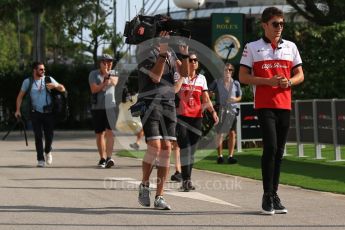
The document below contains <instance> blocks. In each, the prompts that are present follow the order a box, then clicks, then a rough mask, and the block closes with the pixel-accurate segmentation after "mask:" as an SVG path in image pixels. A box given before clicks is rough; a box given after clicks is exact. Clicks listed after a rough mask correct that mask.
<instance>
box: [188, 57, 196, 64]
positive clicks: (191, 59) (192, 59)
mask: <svg viewBox="0 0 345 230" xmlns="http://www.w3.org/2000/svg"><path fill="white" fill-rule="evenodd" d="M192 62H198V59H197V58H189V63H192Z"/></svg>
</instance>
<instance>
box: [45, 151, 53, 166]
mask: <svg viewBox="0 0 345 230" xmlns="http://www.w3.org/2000/svg"><path fill="white" fill-rule="evenodd" d="M46 163H47V165H51V164H52V163H53V155H52V153H51V152H49V153H46Z"/></svg>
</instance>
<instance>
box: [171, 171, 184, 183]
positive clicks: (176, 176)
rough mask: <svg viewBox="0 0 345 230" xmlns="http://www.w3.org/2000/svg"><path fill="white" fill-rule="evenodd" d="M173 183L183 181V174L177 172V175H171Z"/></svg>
mask: <svg viewBox="0 0 345 230" xmlns="http://www.w3.org/2000/svg"><path fill="white" fill-rule="evenodd" d="M170 179H171V180H172V181H176V182H181V181H182V174H181V173H180V172H177V171H176V172H175V174H173V175H171V178H170Z"/></svg>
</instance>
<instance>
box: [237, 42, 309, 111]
mask: <svg viewBox="0 0 345 230" xmlns="http://www.w3.org/2000/svg"><path fill="white" fill-rule="evenodd" d="M240 64H241V65H242V66H245V67H247V68H249V69H251V70H252V74H253V75H254V76H257V77H263V78H272V77H273V76H274V75H277V74H279V75H281V76H284V77H286V78H287V79H290V77H291V70H292V69H293V68H295V67H297V66H300V65H302V60H301V57H300V54H299V52H298V50H297V47H296V45H295V44H294V43H293V42H290V41H287V40H283V39H281V41H280V42H279V43H278V46H277V47H274V46H273V45H272V44H271V42H270V41H269V40H268V39H267V38H265V37H264V38H261V39H259V40H257V41H254V42H250V43H248V44H247V45H246V46H245V47H244V50H243V54H242V58H241V61H240ZM253 93H254V108H255V109H261V108H273V109H289V110H291V87H288V88H286V89H282V88H280V87H279V86H275V87H273V86H268V85H256V86H253Z"/></svg>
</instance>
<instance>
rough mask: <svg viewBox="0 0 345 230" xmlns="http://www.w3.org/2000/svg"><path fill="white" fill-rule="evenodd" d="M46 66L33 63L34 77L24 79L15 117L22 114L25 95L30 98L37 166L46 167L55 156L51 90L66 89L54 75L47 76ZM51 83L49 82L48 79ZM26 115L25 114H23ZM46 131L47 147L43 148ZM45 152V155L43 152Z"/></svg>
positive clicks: (30, 115)
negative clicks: (53, 153) (52, 152)
mask: <svg viewBox="0 0 345 230" xmlns="http://www.w3.org/2000/svg"><path fill="white" fill-rule="evenodd" d="M44 73H45V67H44V64H43V63H42V62H34V63H33V74H32V77H29V78H26V79H25V80H24V81H23V84H22V87H21V89H20V91H19V93H18V96H17V100H16V112H15V117H16V118H17V119H19V118H20V117H21V116H22V114H21V105H22V102H23V98H24V96H26V95H27V96H28V98H29V113H30V114H29V115H28V116H29V117H26V118H30V119H31V121H32V127H33V131H34V134H35V147H36V152H37V161H38V163H37V167H45V163H47V164H48V165H50V164H52V161H53V157H52V154H51V150H52V143H53V137H54V114H53V103H52V98H51V94H50V90H53V89H56V90H58V91H60V92H64V91H65V87H64V86H63V85H62V84H59V83H58V82H57V81H56V80H55V79H54V78H52V77H45V74H44ZM47 78H48V79H49V81H50V83H48V79H47ZM23 115H24V114H23ZM42 129H43V131H44V139H45V141H44V142H45V147H44V149H43V141H42V138H43V135H42ZM43 151H44V153H45V156H44V154H43Z"/></svg>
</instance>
